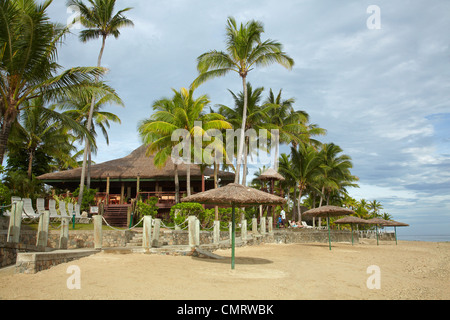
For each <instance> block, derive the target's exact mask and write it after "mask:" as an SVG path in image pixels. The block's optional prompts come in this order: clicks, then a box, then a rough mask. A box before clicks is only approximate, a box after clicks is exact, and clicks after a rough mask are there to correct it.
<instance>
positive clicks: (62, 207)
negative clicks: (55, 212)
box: [59, 201, 70, 218]
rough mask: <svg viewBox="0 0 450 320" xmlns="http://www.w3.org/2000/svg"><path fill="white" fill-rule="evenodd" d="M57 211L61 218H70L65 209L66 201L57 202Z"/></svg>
mask: <svg viewBox="0 0 450 320" xmlns="http://www.w3.org/2000/svg"><path fill="white" fill-rule="evenodd" d="M59 213H60V214H61V217H62V218H70V216H69V215H68V214H67V211H66V203H65V202H64V201H60V202H59Z"/></svg>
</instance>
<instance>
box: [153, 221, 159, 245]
mask: <svg viewBox="0 0 450 320" xmlns="http://www.w3.org/2000/svg"><path fill="white" fill-rule="evenodd" d="M160 228H161V219H155V226H154V229H153V235H152V246H153V247H156V248H158V247H159V230H160Z"/></svg>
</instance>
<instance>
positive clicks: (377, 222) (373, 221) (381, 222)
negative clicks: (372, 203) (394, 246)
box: [367, 218, 387, 245]
mask: <svg viewBox="0 0 450 320" xmlns="http://www.w3.org/2000/svg"><path fill="white" fill-rule="evenodd" d="M367 223H368V224H374V225H375V232H376V234H377V245H378V226H379V225H380V226H385V225H386V223H387V220H384V219H380V218H373V219H370V220H367Z"/></svg>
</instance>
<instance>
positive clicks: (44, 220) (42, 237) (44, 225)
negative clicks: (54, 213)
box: [36, 211, 50, 248]
mask: <svg viewBox="0 0 450 320" xmlns="http://www.w3.org/2000/svg"><path fill="white" fill-rule="evenodd" d="M49 223H50V212H49V211H44V213H43V214H41V216H40V217H39V225H38V233H37V237H36V247H38V248H45V247H46V246H47V241H48V225H49Z"/></svg>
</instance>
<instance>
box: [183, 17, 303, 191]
mask: <svg viewBox="0 0 450 320" xmlns="http://www.w3.org/2000/svg"><path fill="white" fill-rule="evenodd" d="M263 32H264V27H263V25H262V23H261V22H259V21H254V20H252V21H249V22H247V23H246V24H245V25H244V24H242V23H241V24H240V25H239V26H238V25H237V23H236V20H235V19H234V18H232V17H229V18H228V21H227V27H226V51H225V52H224V51H216V50H213V51H209V52H206V53H204V54H202V55H200V56H199V57H198V58H197V62H198V64H197V69H198V71H199V76H198V77H197V78H196V79H195V80H194V82H193V83H192V85H191V87H193V88H196V87H197V86H199V85H200V84H202V83H204V82H205V81H207V80H210V79H212V78H216V77H221V76H224V75H226V74H227V73H229V72H231V71H234V72H236V73H237V74H239V76H240V77H241V79H242V87H243V91H244V108H243V114H242V125H241V129H242V133H241V137H240V144H239V150H238V154H237V161H236V178H235V182H236V183H238V182H239V171H240V165H241V161H242V154H243V150H244V137H245V136H244V131H245V127H246V121H247V97H248V95H247V83H246V82H247V75H248V73H249V72H250V71H251V70H253V68H255V67H259V66H268V65H270V64H273V63H278V64H280V65H282V66H284V67H286V68H288V69H291V68H292V67H293V65H294V60H293V59H292V58H290V57H289V56H288V55H287V54H286V53H285V52H283V47H282V45H281V43H279V42H277V41H273V40H266V41H261V34H262V33H263Z"/></svg>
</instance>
